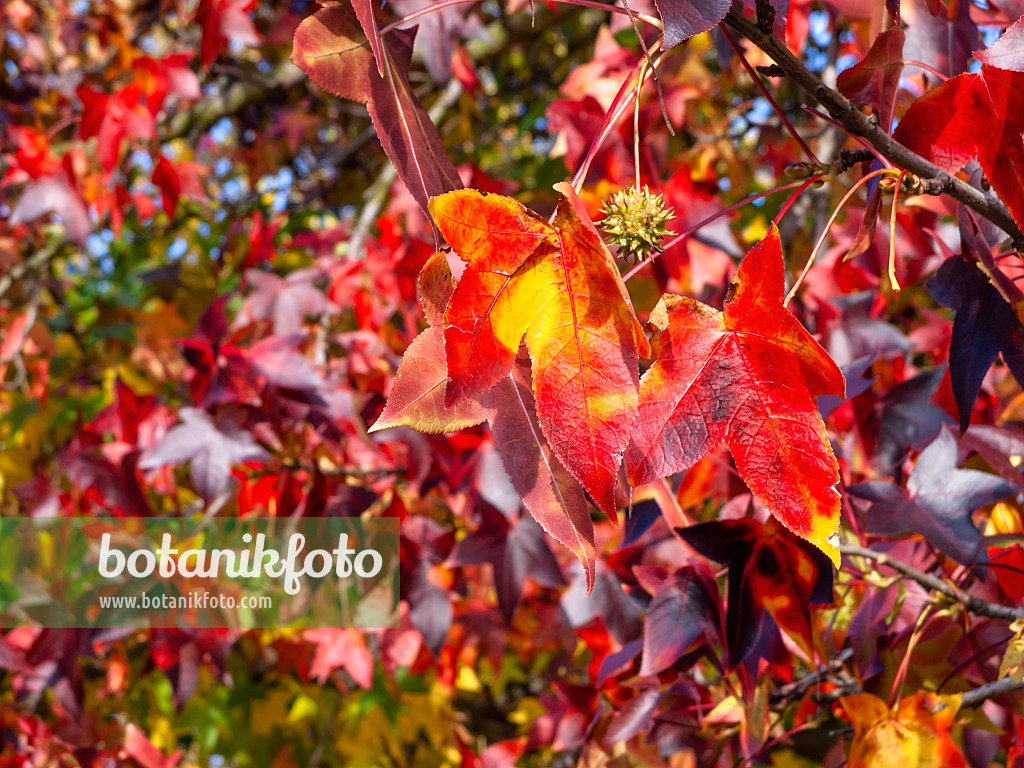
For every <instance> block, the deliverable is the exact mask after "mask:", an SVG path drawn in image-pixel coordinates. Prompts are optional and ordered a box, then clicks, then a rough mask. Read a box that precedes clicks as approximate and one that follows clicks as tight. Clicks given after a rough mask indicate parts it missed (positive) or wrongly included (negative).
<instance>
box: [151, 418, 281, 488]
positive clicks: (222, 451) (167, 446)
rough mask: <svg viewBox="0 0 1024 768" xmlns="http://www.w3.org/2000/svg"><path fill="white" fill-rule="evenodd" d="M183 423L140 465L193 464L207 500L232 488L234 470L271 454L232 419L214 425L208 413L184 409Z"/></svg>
mask: <svg viewBox="0 0 1024 768" xmlns="http://www.w3.org/2000/svg"><path fill="white" fill-rule="evenodd" d="M178 415H179V416H180V417H181V422H182V423H181V424H179V425H178V426H176V427H174V428H173V429H172V430H171V431H169V432H168V433H167V434H166V435H164V439H163V440H161V441H160V443H159V444H158V445H157V446H156V448H154V449H153V450H152V451H150V452H149V453H148V454H146V456H145V457H144V458H143V459H142V461H141V462H139V468H140V469H154V468H156V467H161V466H163V465H164V464H183V463H184V462H186V461H187V462H190V465H189V475H190V477H191V478H192V485H193V486H194V487H195V490H196V492H197V493H199V494H200V495H201V496H202V497H203V498H204V499H213V498H215V497H216V496H217V495H218V494H219V493H221V491H223V490H224V489H225V488H227V486H228V481H229V480H230V479H231V467H232V465H234V464H240V463H242V462H244V461H258V460H263V459H266V458H268V454H267V452H266V451H265V450H263V448H262V447H261V446H260V445H259V444H258V443H257V442H256V441H255V440H253V438H252V435H250V434H249V433H248V432H246V431H244V430H242V429H240V428H239V427H238V426H237V425H236V424H234V423H232V422H231V421H230V420H227V419H224V420H222V421H221V422H219V423H214V421H213V419H211V418H210V415H209V414H208V413H206V411H201V410H199V409H198V408H182V409H181V410H180V411H179V412H178Z"/></svg>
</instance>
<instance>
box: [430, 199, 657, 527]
mask: <svg viewBox="0 0 1024 768" xmlns="http://www.w3.org/2000/svg"><path fill="white" fill-rule="evenodd" d="M558 189H559V191H560V192H561V193H562V195H563V200H562V202H560V203H559V206H558V209H557V211H556V215H555V219H554V224H553V225H549V224H548V223H547V222H545V221H544V220H543V219H541V218H540V217H538V216H537V215H536V214H534V213H532V212H530V211H528V210H527V209H526V208H524V207H523V206H522V205H520V204H519V203H517V202H515V201H514V200H511V199H510V198H506V197H501V196H499V195H483V194H481V193H479V192H476V191H473V190H464V191H458V192H452V193H449V194H447V195H442V196H440V197H438V198H434V199H433V200H432V201H431V212H432V214H433V215H434V217H435V220H436V221H437V224H438V227H439V228H440V229H441V232H442V233H443V234H444V235H445V238H446V239H447V240H448V242H449V244H450V245H451V246H452V248H453V249H454V250H455V252H456V253H458V254H459V256H460V257H461V258H463V259H464V260H465V261H466V262H467V268H466V271H465V273H464V274H463V276H462V278H461V280H460V281H459V284H458V286H456V288H455V292H454V293H453V294H452V298H451V300H450V301H449V302H448V308H447V310H446V311H445V325H444V336H445V355H446V359H447V363H448V376H449V383H448V388H447V392H446V395H445V403H446V404H447V405H454V404H456V403H458V402H460V401H461V400H463V399H465V398H467V397H472V396H473V395H475V394H478V393H481V392H485V391H487V390H488V389H490V388H491V387H493V386H494V385H495V384H497V382H499V381H501V380H502V378H503V377H504V376H505V375H506V374H507V373H508V372H509V371H510V370H511V369H512V366H513V364H514V362H515V356H516V353H517V351H518V348H519V343H520V340H521V339H522V338H523V335H524V333H525V334H526V339H527V346H528V347H529V350H530V355H531V357H532V359H533V390H534V394H535V397H536V402H537V412H538V415H539V418H540V424H541V428H542V430H543V433H544V436H545V438H546V439H547V442H548V444H549V445H550V446H551V450H552V452H553V453H554V456H555V457H556V458H557V459H558V460H559V462H561V464H562V465H564V466H565V467H566V468H567V469H568V470H569V472H570V473H571V474H572V475H573V476H574V477H575V478H576V479H577V480H579V481H580V482H581V483H582V484H583V486H584V488H586V489H587V491H588V492H589V493H590V494H591V496H593V497H594V499H595V500H596V501H597V503H598V506H600V507H601V508H602V509H603V510H604V511H605V512H607V513H608V514H610V515H613V514H614V511H615V494H614V486H615V479H616V475H617V473H618V469H619V465H620V464H621V461H622V452H623V450H624V449H625V447H626V444H627V443H628V441H629V432H630V428H631V426H632V424H633V420H634V419H635V417H636V403H637V387H638V370H637V365H638V348H639V351H640V352H641V353H645V354H646V352H647V341H646V338H645V337H644V335H643V333H642V330H641V328H640V326H639V323H638V321H637V320H636V316H635V315H634V313H633V309H632V306H631V305H630V303H629V298H628V294H627V293H626V289H625V286H624V285H623V284H622V279H621V277H620V276H619V272H618V270H617V269H616V267H615V263H614V261H613V260H612V257H611V254H610V253H609V252H608V249H607V248H606V247H605V246H604V243H603V241H602V240H601V238H600V235H598V233H597V230H596V229H595V228H594V225H593V223H592V222H591V221H590V219H589V218H588V217H586V213H585V212H584V211H583V208H582V205H580V204H579V201H578V199H577V198H576V196H575V193H574V192H573V191H572V189H571V188H570V187H568V185H559V186H558Z"/></svg>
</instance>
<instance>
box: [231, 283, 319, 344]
mask: <svg viewBox="0 0 1024 768" xmlns="http://www.w3.org/2000/svg"><path fill="white" fill-rule="evenodd" d="M322 276H323V273H322V272H321V271H320V270H318V269H298V270H296V271H294V272H292V273H290V274H289V275H288V276H287V277H284V278H282V277H280V276H278V275H275V274H274V273H272V272H264V271H262V270H259V269H248V270H246V272H245V279H246V281H247V282H248V283H249V285H251V286H252V287H253V288H254V289H255V290H254V291H253V292H252V293H251V294H250V295H249V300H248V302H247V309H248V317H246V314H247V313H246V311H245V310H244V309H243V310H242V311H241V312H239V315H238V319H237V320H236V324H237V323H238V322H239V321H241V322H245V321H246V320H248V319H249V318H251V319H252V320H270V319H273V321H274V333H275V334H277V335H279V336H284V335H288V334H291V333H299V332H300V331H302V330H303V326H304V321H305V319H306V317H307V316H308V315H320V314H323V313H326V312H333V311H334V310H335V307H334V305H333V304H331V302H330V301H328V300H327V296H325V295H324V292H323V291H322V290H320V289H319V288H317V287H316V286H315V285H314V282H316V281H317V280H318V279H320V278H321V277H322Z"/></svg>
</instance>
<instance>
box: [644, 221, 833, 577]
mask: <svg viewBox="0 0 1024 768" xmlns="http://www.w3.org/2000/svg"><path fill="white" fill-rule="evenodd" d="M784 284H785V274H784V267H783V261H782V248H781V244H780V242H779V233H778V230H777V229H775V228H773V229H772V231H771V232H770V233H769V234H768V236H767V237H766V238H765V239H764V240H763V241H762V242H761V243H760V244H758V245H757V246H755V247H754V248H753V250H751V251H750V253H749V254H748V255H747V257H746V258H745V259H744V260H743V262H742V263H741V264H740V267H739V269H738V271H737V273H736V279H735V281H734V282H733V285H732V289H731V290H730V298H729V300H728V301H726V304H725V311H724V313H723V312H719V311H718V310H716V309H713V308H712V307H709V306H707V305H705V304H702V303H700V302H699V301H694V300H693V299H689V298H685V297H681V296H671V295H666V296H663V297H662V299H661V302H659V304H658V306H657V307H656V308H655V310H654V312H652V313H651V321H650V327H651V330H652V331H653V333H654V337H653V350H654V352H655V354H656V355H657V357H658V362H657V363H655V364H654V365H653V366H652V367H651V368H650V370H648V371H647V373H645V374H644V377H643V380H642V382H641V385H640V406H639V414H640V415H639V418H638V419H637V423H636V428H635V429H634V431H633V435H632V438H631V440H630V444H629V448H628V449H627V451H626V472H627V475H628V477H629V481H630V483H632V484H633V485H641V484H643V483H649V482H651V481H653V480H657V479H658V478H661V477H666V476H667V475H671V474H675V473H676V472H681V471H683V470H685V469H688V468H689V467H691V466H693V464H695V463H696V462H697V461H698V460H699V459H700V458H702V457H703V456H704V455H705V454H707V453H708V451H710V450H712V449H714V448H715V447H716V446H718V445H720V444H722V443H725V445H726V446H728V448H729V451H730V452H731V453H732V456H733V459H734V460H735V462H736V466H737V468H738V469H739V471H740V474H741V475H742V476H743V479H744V481H746V483H747V485H748V486H749V487H750V489H751V491H752V492H753V493H754V496H755V497H756V498H757V499H758V501H760V502H761V503H762V504H764V506H765V507H766V508H767V509H768V510H769V511H770V512H771V513H772V514H773V515H774V516H775V517H776V518H777V519H778V520H779V521H780V522H782V523H783V524H784V525H785V526H786V527H787V528H789V529H790V530H791V531H793V533H795V534H797V535H798V536H801V537H803V538H805V539H807V540H808V541H810V542H811V543H813V544H814V545H815V546H817V547H819V548H820V549H821V550H822V551H824V552H825V553H826V554H827V555H828V556H829V557H831V558H832V560H833V562H835V563H836V564H837V565H838V563H839V548H838V528H839V494H838V493H837V492H836V490H835V488H834V487H833V486H834V485H835V484H836V482H838V480H839V466H838V464H837V462H836V459H835V456H833V454H832V449H831V447H830V446H829V442H828V436H827V435H826V434H825V425H824V423H823V422H822V420H821V416H820V415H819V413H818V406H817V402H816V400H815V396H816V395H827V394H831V395H836V396H839V397H843V395H844V392H845V389H846V384H845V381H844V379H843V374H842V372H841V371H840V370H839V368H838V367H837V366H836V364H835V363H834V362H833V361H832V359H831V358H830V357H829V356H828V355H827V354H826V353H825V351H824V350H823V349H822V348H821V347H820V346H819V345H818V343H817V342H816V341H815V340H814V339H813V338H812V337H811V335H810V334H809V333H808V332H807V331H806V330H805V329H804V327H803V326H801V325H800V323H799V322H798V321H797V319H796V318H795V317H793V316H792V315H791V314H790V313H789V312H788V311H787V310H786V309H785V307H783V305H782V295H783V289H784Z"/></svg>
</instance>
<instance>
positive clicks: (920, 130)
mask: <svg viewBox="0 0 1024 768" xmlns="http://www.w3.org/2000/svg"><path fill="white" fill-rule="evenodd" d="M1022 132H1024V73H1021V72H1011V71H1008V70H1004V69H997V68H996V67H992V66H989V65H987V64H983V65H982V67H981V72H980V73H977V74H974V73H970V74H963V75H959V76H958V77H954V78H953V79H952V80H949V81H947V82H945V83H942V84H941V85H939V86H937V87H935V88H933V89H932V90H930V91H928V92H927V93H926V94H924V95H923V96H922V97H921V98H919V99H918V100H917V101H915V102H914V103H913V104H911V105H910V108H909V109H908V110H907V112H906V114H905V115H904V116H903V118H902V120H900V124H899V125H898V126H897V127H896V130H895V132H894V133H893V138H895V139H896V140H897V141H899V142H900V143H902V144H904V145H905V146H906V147H907V148H908V149H910V150H911V151H912V152H916V153H917V154H919V155H921V156H922V157H924V158H926V159H927V160H930V161H931V162H933V163H935V164H936V165H937V166H939V167H940V168H942V170H944V171H948V172H949V173H956V172H957V171H959V170H960V169H961V168H963V167H964V166H965V165H967V163H969V162H970V161H971V160H973V159H974V158H977V159H978V162H979V163H980V164H981V169H982V170H983V171H984V172H985V176H986V177H987V178H988V180H989V182H991V184H992V188H993V189H994V190H995V191H996V193H997V194H998V195H999V197H1000V199H1002V201H1003V203H1005V204H1006V207H1007V208H1008V209H1009V211H1010V213H1011V214H1012V216H1013V218H1014V221H1016V222H1017V225H1018V226H1022V227H1024V198H1022V197H1021V194H1020V190H1021V188H1022V187H1024V143H1022V142H1021V133H1022Z"/></svg>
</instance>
